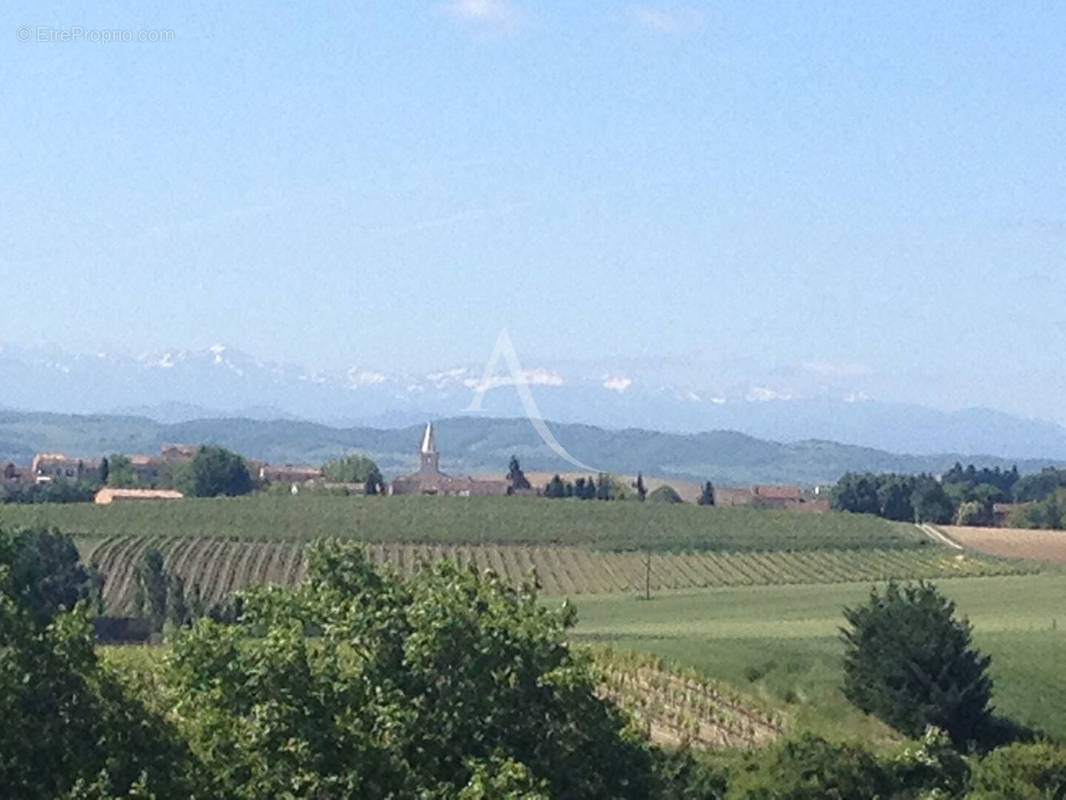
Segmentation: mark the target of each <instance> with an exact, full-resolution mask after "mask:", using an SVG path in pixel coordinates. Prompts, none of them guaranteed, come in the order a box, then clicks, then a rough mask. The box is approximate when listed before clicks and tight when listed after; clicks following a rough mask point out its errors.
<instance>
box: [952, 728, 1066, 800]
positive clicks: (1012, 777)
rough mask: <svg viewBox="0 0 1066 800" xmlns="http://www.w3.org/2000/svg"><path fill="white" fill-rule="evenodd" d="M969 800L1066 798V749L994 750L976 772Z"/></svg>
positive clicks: (1023, 747) (1046, 746) (1033, 746)
mask: <svg viewBox="0 0 1066 800" xmlns="http://www.w3.org/2000/svg"><path fill="white" fill-rule="evenodd" d="M972 782H973V791H972V792H971V793H970V794H968V795H967V798H968V800H999V799H1000V798H1004V797H1009V798H1012V800H1049V798H1055V799H1056V800H1058V799H1059V798H1063V797H1066V748H1063V747H1061V746H1056V745H1054V744H1052V743H1050V742H1037V743H1032V744H1021V743H1019V744H1012V745H1010V746H1008V747H1001V748H998V749H996V750H993V751H992V752H991V753H989V754H988V755H987V756H985V757H984V758H982V759H980V760H979V761H978V762H977V763H976V764H975V765H974V769H973V777H972Z"/></svg>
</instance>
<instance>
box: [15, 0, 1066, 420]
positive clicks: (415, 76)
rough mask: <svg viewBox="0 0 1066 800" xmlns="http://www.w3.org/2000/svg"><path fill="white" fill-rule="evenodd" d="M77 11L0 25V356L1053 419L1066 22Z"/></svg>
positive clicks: (844, 12) (852, 14) (891, 13)
mask: <svg viewBox="0 0 1066 800" xmlns="http://www.w3.org/2000/svg"><path fill="white" fill-rule="evenodd" d="M20 5H21V6H22V7H21V8H19V7H18V6H20ZM81 5H83V4H74V3H62V2H54V3H47V4H29V3H25V4H19V3H15V4H5V7H4V9H3V11H0V36H4V35H6V36H7V37H8V41H7V43H6V44H5V46H4V47H3V48H0V65H2V73H0V75H2V78H0V79H2V82H3V83H2V86H3V100H4V101H3V103H2V104H0V122H2V124H0V198H2V199H0V342H7V343H24V344H32V345H55V346H60V347H63V348H64V349H67V350H71V351H76V352H93V351H98V350H107V351H112V350H114V351H120V350H121V351H127V352H141V351H155V350H159V351H163V350H166V349H168V348H190V349H191V348H205V347H208V346H210V345H213V344H215V343H219V342H224V343H226V344H227V345H230V346H233V347H236V348H240V349H242V350H246V351H248V352H251V353H254V354H257V355H259V356H262V357H269V358H274V359H279V360H284V361H292V362H296V363H301V364H310V365H313V366H321V367H323V368H327V367H342V366H344V367H347V366H352V365H359V366H360V367H365V368H367V369H383V370H389V369H402V370H408V371H410V370H432V369H442V368H447V367H450V366H452V365H454V364H457V363H471V362H474V363H483V362H484V360H485V359H486V358H487V357H488V355H489V353H490V352H491V350H492V347H493V345H494V343H495V341H496V339H497V336H498V334H499V332H500V330H501V329H504V328H506V329H507V330H508V331H509V333H510V336H511V339H512V340H513V342H514V343H515V347H516V349H517V350H518V352H519V353H520V354H521V356H522V358H523V361H524V362H525V363H526V364H527V365H529V366H538V365H543V366H557V365H564V364H570V365H581V366H582V367H583V368H587V369H588V370H590V371H596V370H602V371H604V372H610V373H611V374H623V373H625V371H626V370H627V369H629V370H637V369H655V368H661V369H662V370H666V371H670V372H672V373H675V374H687V375H689V376H690V377H695V378H698V377H700V376H710V377H713V376H714V374H715V373H716V371H732V372H735V373H742V372H743V371H744V370H745V369H749V368H750V369H751V370H752V371H753V373H754V372H760V374H762V376H763V377H760V380H761V381H762V382H763V383H765V374H766V373H770V374H793V373H796V372H797V371H798V372H801V373H802V372H805V373H809V374H810V375H811V376H813V377H814V378H815V379H817V378H818V377H819V376H823V377H826V378H827V379H829V378H830V377H831V378H832V379H833V381H835V382H836V383H839V382H840V380H841V379H853V381H854V383H855V385H856V386H857V387H860V388H862V390H863V391H864V392H869V393H871V394H873V395H874V396H876V398H877V399H883V400H896V401H908V402H920V403H925V404H929V405H933V406H938V407H945V408H958V407H966V406H990V407H996V408H1001V409H1003V410H1007V411H1012V412H1016V413H1022V414H1027V415H1033V416H1043V417H1048V418H1053V419H1057V420H1060V421H1066V410H1064V409H1063V408H1062V401H1061V398H1062V397H1063V396H1064V394H1066V372H1064V370H1063V369H1062V356H1061V354H1062V353H1063V352H1066V269H1063V267H1064V266H1066V259H1064V254H1066V158H1064V157H1063V153H1064V152H1066V147H1064V145H1066V80H1064V77H1063V76H1064V74H1066V36H1063V31H1066V4H1062V3H1056V2H1017V3H1002V2H977V1H976V0H975V1H974V2H944V3H933V2H927V3H906V4H901V3H888V2H868V3H861V4H860V3H837V2H778V3H770V2H736V3H728V2H714V3H695V2H693V3H689V4H687V5H686V4H673V3H665V4H662V3H656V2H635V3H624V2H598V1H597V0H589V1H588V2H583V3H574V2H572V1H569V2H539V3H538V2H533V1H532V0H442V1H441V2H436V0H422V1H421V2H407V1H406V0H388V1H387V2H386V1H385V0H382V1H381V2H367V1H365V0H363V1H358V0H357V1H354V2H353V1H352V0H349V1H348V2H335V3H334V2H320V3H301V4H297V3H289V4H280V3H279V4H266V3H264V4H253V3H218V2H196V1H195V0H189V1H188V2H182V3H167V4H146V3H141V2H129V3H115V2H106V1H101V2H96V3H93V4H92V8H90V9H86V8H81V7H80V6H81ZM116 32H117V33H116ZM122 36H126V37H133V38H134V39H137V38H139V37H141V36H145V37H147V38H154V39H162V40H161V41H103V40H104V39H106V38H108V37H111V38H112V39H116V38H120V37H122ZM65 37H66V38H70V39H72V40H71V41H63V38H65Z"/></svg>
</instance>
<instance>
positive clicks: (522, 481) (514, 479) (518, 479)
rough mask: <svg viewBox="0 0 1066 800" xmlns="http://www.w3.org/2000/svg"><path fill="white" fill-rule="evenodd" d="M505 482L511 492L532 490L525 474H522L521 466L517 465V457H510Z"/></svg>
mask: <svg viewBox="0 0 1066 800" xmlns="http://www.w3.org/2000/svg"><path fill="white" fill-rule="evenodd" d="M507 482H508V484H510V487H511V491H517V490H519V489H530V488H532V485H531V484H530V482H529V479H528V478H526V473H524V472H522V466H521V465H520V464H519V463H518V456H511V463H510V464H509V465H508V467H507Z"/></svg>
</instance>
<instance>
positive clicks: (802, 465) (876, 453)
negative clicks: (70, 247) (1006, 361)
mask: <svg viewBox="0 0 1066 800" xmlns="http://www.w3.org/2000/svg"><path fill="white" fill-rule="evenodd" d="M436 427H437V446H438V448H439V449H440V451H441V465H442V468H443V469H445V470H446V471H453V472H457V473H472V474H477V473H486V472H494V473H502V472H505V471H506V469H507V460H508V458H509V457H510V456H511V454H517V455H518V456H519V458H520V459H521V461H522V466H523V467H524V468H525V469H526V470H530V471H532V470H568V471H569V470H572V469H574V468H573V467H572V466H571V465H569V464H567V463H566V461H564V460H563V459H562V458H560V457H559V456H558V455H556V454H555V453H553V452H552V450H551V449H550V448H549V447H548V446H547V445H546V444H545V443H544V442H543V441H541V439H540V437H539V435H538V434H537V433H536V431H534V430H533V427H532V426H531V425H530V423H529V422H528V421H527V420H525V419H491V418H481V417H456V418H451V419H444V420H438V421H436ZM550 427H551V429H552V431H553V432H554V433H555V436H556V438H557V439H558V441H559V442H560V443H561V444H562V445H563V446H564V447H565V448H566V449H567V450H568V451H569V452H570V453H571V454H572V455H573V456H574V457H575V458H576V459H579V460H580V461H582V462H584V463H585V464H588V465H591V466H593V467H595V468H596V469H602V470H611V471H617V472H637V471H641V472H643V473H644V474H645V475H657V476H662V477H678V478H687V479H692V480H705V479H707V480H712V481H715V482H716V483H720V484H745V483H755V482H760V483H763V482H765V483H769V482H789V483H803V484H813V483H818V482H829V481H835V480H836V479H837V478H839V477H840V475H841V474H843V473H844V472H848V471H871V472H879V471H898V472H921V471H930V472H940V471H943V470H946V469H948V468H950V467H951V465H952V464H954V463H955V462H956V461H962V462H963V463H970V462H975V463H979V464H982V465H988V466H997V465H998V466H1003V467H1009V466H1010V465H1011V464H1012V463H1014V462H1011V461H1009V460H1007V459H1001V458H992V457H983V456H981V455H980V454H972V455H970V454H945V455H942V456H908V455H897V454H892V453H887V452H884V451H881V450H874V449H870V448H864V447H855V446H851V445H843V444H837V443H835V442H825V441H805V442H794V443H779V442H770V441H764V440H761V439H755V438H753V437H751V436H746V435H744V434H740V433H736V432H732V431H711V432H707V433H698V434H669V433H660V432H656V431H648V430H637V429H627V430H606V429H603V428H597V427H594V426H590V425H565V424H554V423H553V424H551V425H550ZM421 433H422V431H421V426H412V427H407V428H400V429H389V430H384V429H378V428H368V427H355V428H332V427H329V426H326V425H319V424H316V423H311V422H300V421H292V420H276V421H260V420H249V419H205V420H196V421H192V422H182V423H177V424H170V425H167V424H162V423H157V422H153V421H152V420H149V419H145V418H142V417H128V416H74V415H63V414H44V413H22V412H0V459H2V460H14V461H16V462H17V463H28V462H29V460H30V458H32V456H33V454H34V453H36V452H44V451H60V452H64V453H67V454H68V455H72V456H83V457H97V456H101V455H107V454H110V453H114V452H124V453H155V452H158V451H159V447H160V445H162V444H164V443H189V444H200V443H215V444H221V445H223V446H225V447H229V448H231V449H233V450H236V451H238V452H240V453H243V454H244V455H246V456H249V457H253V458H260V459H265V460H268V461H271V462H281V463H312V464H314V463H321V462H322V461H325V460H327V459H329V458H332V457H334V456H336V455H339V454H341V453H344V452H349V451H352V450H361V451H364V452H367V453H369V454H371V455H372V456H373V457H374V458H375V459H376V460H377V461H378V463H379V464H380V465H381V467H382V469H383V470H384V471H385V473H386V475H387V476H388V475H393V474H396V473H399V472H403V471H406V470H408V469H410V468H412V467H413V466H414V465H415V463H416V460H417V459H416V450H417V447H418V443H419V441H420V439H421ZM1017 463H1018V467H1019V469H1021V470H1022V471H1023V472H1027V471H1035V470H1037V469H1039V468H1040V467H1043V466H1046V465H1048V464H1053V463H1057V462H1053V461H1051V460H1047V461H1037V460H1029V461H1019V462H1017ZM1058 463H1061V462H1058Z"/></svg>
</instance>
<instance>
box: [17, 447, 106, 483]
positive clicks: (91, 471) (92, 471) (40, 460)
mask: <svg viewBox="0 0 1066 800" xmlns="http://www.w3.org/2000/svg"><path fill="white" fill-rule="evenodd" d="M30 472H31V473H32V475H33V478H34V480H35V481H36V482H37V483H47V482H48V481H52V480H67V481H80V480H85V479H87V478H95V477H97V476H98V475H99V474H100V462H99V461H95V460H86V459H81V458H71V457H70V456H65V455H63V454H62V453H38V454H37V455H35V456H34V457H33V461H32V462H31V463H30Z"/></svg>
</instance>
